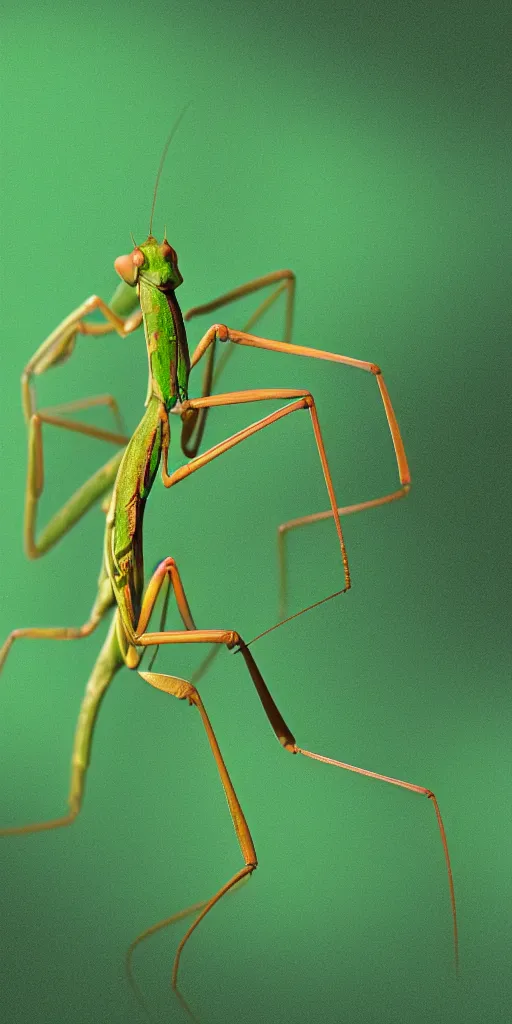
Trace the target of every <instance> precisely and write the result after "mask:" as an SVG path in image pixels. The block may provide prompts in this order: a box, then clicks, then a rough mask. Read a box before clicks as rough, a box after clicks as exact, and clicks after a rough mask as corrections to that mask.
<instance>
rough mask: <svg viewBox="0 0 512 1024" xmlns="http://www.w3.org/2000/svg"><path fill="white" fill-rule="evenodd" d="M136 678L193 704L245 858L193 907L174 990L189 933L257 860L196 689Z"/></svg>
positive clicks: (169, 680) (158, 677) (166, 679)
mask: <svg viewBox="0 0 512 1024" xmlns="http://www.w3.org/2000/svg"><path fill="white" fill-rule="evenodd" d="M139 675H141V676H142V678H143V679H144V680H145V681H146V682H147V683H149V684H150V685H151V686H154V687H156V689H158V690H163V691H164V692H165V693H169V694H171V695H172V696H173V697H177V698H178V700H188V702H189V704H190V705H194V706H195V707H196V708H197V709H198V711H199V714H200V715H201V719H202V722H203V725H204V728H205V731H206V735H207V737H208V741H209V743H210V746H211V749H212V753H213V756H214V758H215V763H216V765H217V769H218V772H219V775H220V778H221V782H222V785H223V788H224V792H225V794H226V799H227V802H228V807H229V811H230V814H231V818H232V821H233V825H234V828H235V832H236V837H237V839H238V843H239V846H240V850H241V852H242V857H243V859H244V867H243V868H241V869H240V871H237V872H236V873H235V874H234V875H233V876H232V877H231V878H230V879H229V880H228V881H227V882H226V883H225V884H224V885H222V886H221V888H220V889H218V891H217V892H216V893H215V894H214V896H212V897H211V899H209V900H207V901H205V902H203V903H200V904H197V905H196V906H197V909H199V910H200V912H199V914H198V915H197V917H196V919H195V920H194V921H193V922H192V924H191V925H190V928H188V930H187V931H186V932H185V935H184V936H183V938H182V940H181V942H180V944H179V946H178V949H177V951H176V956H175V958H174V965H173V970H172V986H173V988H174V989H176V988H177V982H178V969H179V964H180V959H181V954H182V952H183V949H184V947H185V945H186V943H187V942H188V940H189V938H190V936H191V935H192V932H193V931H195V929H196V928H197V926H198V924H199V923H200V922H201V921H202V920H203V918H204V917H205V916H206V914H208V912H209V911H210V910H211V909H212V907H214V906H215V904H216V903H218V902H219V900H220V899H222V897H223V896H224V895H225V894H226V893H227V892H229V890H230V889H232V888H233V887H234V886H235V885H237V884H238V883H239V882H241V881H242V879H244V878H245V877H246V876H248V875H250V874H251V873H252V872H253V871H254V869H255V868H256V867H257V864H258V861H257V858H256V850H255V848H254V843H253V841H252V837H251V833H250V831H249V827H248V825H247V822H246V820H245V816H244V813H243V811H242V808H241V806H240V802H239V800H238V797H237V795H236V793H235V789H234V786H233V783H232V782H231V778H230V776H229V772H228V770H227V768H226V765H225V762H224V759H223V757H222V754H221V751H220V747H219V744H218V742H217V737H216V736H215V732H214V730H213V728H212V725H211V722H210V719H209V718H208V715H207V713H206V709H205V707H204V704H203V702H202V700H201V697H200V696H199V693H198V691H197V690H196V688H195V686H192V685H191V684H190V683H188V682H186V680H184V679H178V678H177V677H176V676H168V675H163V674H161V673H158V672H140V673H139ZM200 908H201V909H200ZM172 920H174V918H171V919H168V923H172ZM156 927H158V926H156ZM153 930H154V929H148V930H147V931H146V932H145V933H144V937H147V936H148V935H149V934H150V933H152V931H153ZM140 938H142V937H140ZM140 938H139V941H140ZM135 942H137V940H135ZM133 945H134V944H132V947H133Z"/></svg>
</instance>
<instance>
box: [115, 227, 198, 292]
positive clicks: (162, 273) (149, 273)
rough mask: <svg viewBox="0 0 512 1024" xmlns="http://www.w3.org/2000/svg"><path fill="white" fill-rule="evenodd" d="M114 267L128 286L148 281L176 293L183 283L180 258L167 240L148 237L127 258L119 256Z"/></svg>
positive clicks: (154, 285) (156, 286)
mask: <svg viewBox="0 0 512 1024" xmlns="http://www.w3.org/2000/svg"><path fill="white" fill-rule="evenodd" d="M114 267H115V269H116V271H117V273H118V274H119V276H120V277H122V279H123V281H126V284H129V285H132V287H133V286H135V285H136V284H138V282H139V281H146V282H147V283H148V284H150V285H153V287H155V288H160V289H162V290H163V291H174V289H175V288H177V287H178V285H180V284H181V283H182V281H183V278H182V276H181V274H180V272H179V270H178V257H177V255H176V252H175V250H174V249H173V247H172V245H169V242H168V241H167V238H164V240H163V242H158V241H157V239H156V238H154V237H153V235H148V237H147V239H146V241H145V242H144V243H143V244H142V245H136V246H135V248H134V249H133V250H132V252H131V253H129V254H128V255H126V256H118V257H117V259H116V260H115V262H114Z"/></svg>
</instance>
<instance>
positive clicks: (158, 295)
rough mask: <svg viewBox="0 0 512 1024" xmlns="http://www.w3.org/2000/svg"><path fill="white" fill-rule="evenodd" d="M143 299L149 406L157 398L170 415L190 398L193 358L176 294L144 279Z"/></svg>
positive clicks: (141, 288)
mask: <svg viewBox="0 0 512 1024" xmlns="http://www.w3.org/2000/svg"><path fill="white" fill-rule="evenodd" d="M139 298H140V306H141V310H142V315H143V322H144V332H145V335H146V346H147V353H148V365H149V381H148V394H147V397H146V405H147V403H148V402H149V400H150V398H151V396H152V395H154V396H155V397H156V398H158V399H159V400H160V401H161V402H162V403H163V404H164V406H165V408H166V410H167V411H169V410H170V409H172V408H173V406H175V405H176V403H177V402H178V400H179V401H183V400H184V399H186V398H187V397H188V377H189V372H190V356H189V351H188V344H187V335H186V332H185V325H184V323H183V317H182V315H181V309H180V307H179V304H178V302H177V299H176V295H175V293H174V291H172V290H171V289H169V290H167V289H163V288H158V287H156V286H155V285H152V284H150V283H149V282H148V281H145V280H144V279H142V280H141V281H140V282H139Z"/></svg>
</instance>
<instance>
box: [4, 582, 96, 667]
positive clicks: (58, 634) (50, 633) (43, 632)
mask: <svg viewBox="0 0 512 1024" xmlns="http://www.w3.org/2000/svg"><path fill="white" fill-rule="evenodd" d="M114 604H115V601H114V595H113V593H112V585H111V583H110V580H109V578H108V576H107V574H106V572H105V568H104V566H102V569H101V573H100V578H99V580H98V596H97V597H96V600H95V602H94V604H93V606H92V608H91V613H90V615H89V618H88V619H87V621H86V622H84V623H83V625H82V626H49V627H40V626H28V627H25V628H23V629H13V630H12V632H11V633H9V636H8V637H7V640H5V642H4V644H3V645H2V647H1V648H0V672H1V671H2V669H3V667H4V664H5V661H6V658H7V655H8V654H9V651H10V650H11V647H12V645H13V643H14V641H15V640H22V639H26V640H82V639H83V638H84V637H86V636H90V635H91V633H93V632H94V630H95V629H96V628H97V626H99V624H100V622H101V620H102V619H103V617H104V616H105V615H106V613H107V612H108V611H109V609H110V608H113V607H114Z"/></svg>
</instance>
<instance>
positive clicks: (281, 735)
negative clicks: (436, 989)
mask: <svg viewBox="0 0 512 1024" xmlns="http://www.w3.org/2000/svg"><path fill="white" fill-rule="evenodd" d="M237 646H238V648H239V651H240V654H242V656H243V658H244V660H245V663H246V665H247V668H248V669H249V672H250V675H251V678H252V681H253V683H254V685H255V687H256V690H257V692H258V696H259V698H260V700H261V703H262V705H263V708H264V710H265V714H266V716H267V718H268V720H269V722H270V724H271V726H272V729H273V730H274V733H275V735H276V736H277V739H278V740H279V742H280V743H281V745H282V746H283V747H284V748H285V750H288V751H289V752H290V753H292V754H302V755H303V756H304V757H309V758H312V759H313V760H315V761H321V762H323V763H324V764H330V765H333V766H334V767H335V768H344V769H345V771H349V772H356V773H357V774H358V775H364V776H365V777H366V778H368V779H377V780H379V781H380V782H387V783H390V784H391V785H392V786H399V787H401V788H402V789H408V790H409V791H410V792H412V793H418V794H419V795H420V796H426V797H428V799H429V800H431V801H432V803H433V805H434V811H435V814H436V818H437V824H438V826H439V833H440V836H441V842H442V845H443V852H444V857H445V862H446V870H447V874H448V887H449V892H450V903H451V909H452V918H453V940H454V949H455V965H456V967H457V966H458V932H457V911H456V905H455V890H454V886H453V874H452V868H451V863H450V854H449V852H448V842H447V839H446V832H445V828H444V824H443V820H442V817H441V812H440V810H439V804H438V802H437V799H436V797H435V795H434V793H433V792H432V790H430V789H426V788H425V787H424V786H416V785H414V784H413V783H412V782H404V781H403V780H402V779H394V778H392V777H391V776H389V775H381V774H380V773H379V772H371V771H368V770H367V769H366V768H356V767H355V766H354V765H351V764H346V763H345V762H344V761H335V760H334V759H333V758H331V757H325V756H324V755H323V754H316V753H314V752H313V751H311V750H304V749H303V748H302V747H299V746H298V745H297V744H296V742H295V738H294V736H293V733H292V732H291V730H290V729H289V728H288V726H287V725H286V722H285V721H284V719H283V717H282V715H281V713H280V712H279V710H278V709H277V707H276V704H275V703H274V700H273V698H272V696H271V694H270V692H269V690H268V687H267V685H266V683H265V681H264V679H263V677H262V675H261V673H260V671H259V669H258V666H257V665H256V662H255V661H254V658H253V656H252V654H251V652H250V651H249V650H248V649H247V646H246V645H245V644H244V642H243V640H242V639H241V638H240V639H239V641H238V644H237Z"/></svg>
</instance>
